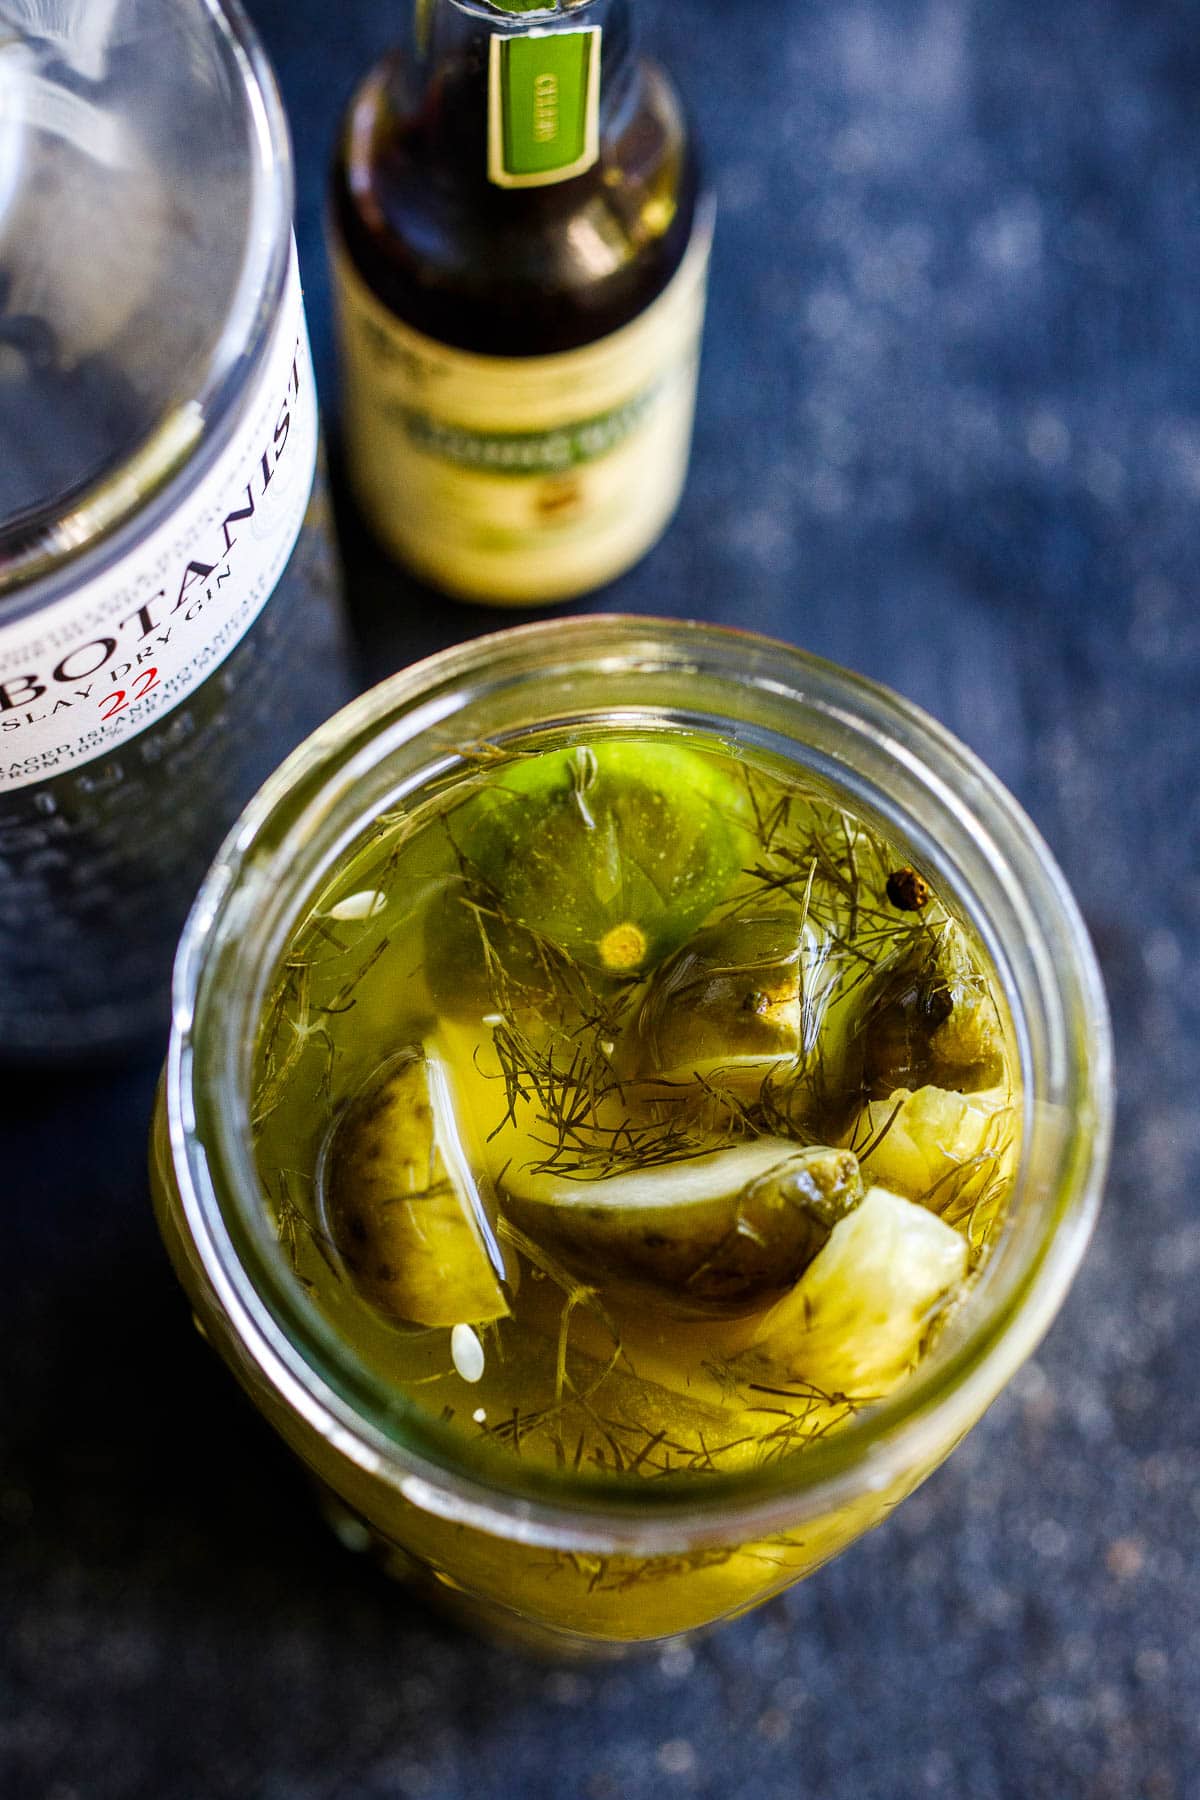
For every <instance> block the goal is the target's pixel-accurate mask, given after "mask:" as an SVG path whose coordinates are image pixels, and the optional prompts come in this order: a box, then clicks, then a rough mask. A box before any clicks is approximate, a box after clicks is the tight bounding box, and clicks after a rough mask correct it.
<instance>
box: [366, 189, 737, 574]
mask: <svg viewBox="0 0 1200 1800" xmlns="http://www.w3.org/2000/svg"><path fill="white" fill-rule="evenodd" d="M711 236H712V224H711V217H706V218H705V220H704V222H703V224H701V225H699V226H698V227H697V229H696V232H695V234H694V237H693V241H692V244H691V246H690V248H689V250H688V253H687V255H686V256H685V258H684V261H683V263H682V265H681V267H680V269H679V271H678V273H677V274H676V276H675V277H674V279H673V280H672V282H671V283H670V285H669V286H668V287H667V288H666V290H665V291H664V292H663V293H662V294H661V295H660V296H659V297H658V299H657V300H656V301H654V302H653V304H652V305H651V306H649V307H648V308H647V309H646V311H645V312H643V313H642V314H641V315H640V316H639V317H638V318H636V319H635V320H633V322H632V323H631V324H629V325H626V326H624V327H623V328H622V329H621V330H620V331H616V332H613V333H612V334H611V335H610V336H608V337H605V338H600V339H599V340H598V341H597V342H595V343H593V344H589V345H587V346H586V347H585V348H584V349H582V350H574V351H568V352H566V353H564V354H561V355H555V356H532V357H494V356H476V355H473V354H472V353H470V352H468V351H464V350H455V349H450V348H448V347H447V346H446V345H444V344H440V343H438V342H436V341H435V340H434V339H432V338H429V337H426V336H424V335H423V334H422V333H420V332H417V331H414V330H412V329H411V327H409V326H407V325H405V324H403V323H402V322H401V321H400V320H398V319H397V318H396V316H395V315H394V314H393V313H392V312H390V311H389V310H388V308H386V307H385V306H384V305H383V304H382V303H381V302H380V301H379V300H378V299H377V298H376V297H375V295H374V294H373V293H372V292H371V291H370V289H369V288H368V287H367V286H366V285H365V283H364V282H363V280H362V279H361V277H360V276H359V275H358V273H357V271H356V270H355V269H354V268H353V267H352V266H351V264H350V262H349V259H348V258H347V257H346V255H345V254H344V252H340V251H339V253H338V255H337V265H338V293H339V303H340V312H341V348H342V372H343V423H344V435H345V444H346V450H347V455H348V458H349V464H350V473H351V477H352V480H353V483H354V486H355V490H356V493H357V496H358V499H359V503H360V505H361V506H362V508H363V511H364V513H365V515H366V517H367V520H368V522H369V524H370V525H371V527H372V529H373V530H374V531H375V533H376V535H377V536H378V537H379V538H380V539H381V541H382V542H383V543H384V544H385V545H386V546H387V547H388V549H390V550H391V551H392V553H393V554H394V555H397V556H399V557H401V558H402V559H403V560H405V561H406V562H408V563H409V564H411V565H412V566H413V567H414V568H415V569H416V570H417V571H418V573H420V574H422V575H423V576H425V577H426V578H427V579H428V580H430V581H432V582H433V583H435V584H436V585H437V586H439V587H444V588H446V589H448V590H449V591H450V592H452V593H457V594H463V595H467V596H470V597H472V598H475V599H482V600H487V601H493V602H496V603H498V604H506V605H521V604H529V605H533V604H536V603H537V602H539V601H542V600H550V599H562V598H565V597H567V596H569V595H571V594H577V593H582V592H584V591H585V590H587V589H588V588H591V587H598V586H599V585H600V584H601V583H602V582H604V581H608V580H612V579H613V578H615V577H616V576H617V575H619V574H620V573H621V572H622V571H623V570H624V569H626V568H628V567H629V566H630V564H631V563H633V562H635V561H636V560H637V558H638V557H639V556H641V555H642V554H643V553H644V552H645V551H646V550H648V549H649V548H650V546H651V545H652V544H653V543H654V541H655V539H656V538H657V537H658V536H659V535H660V533H661V532H662V530H663V529H664V527H665V526H666V524H667V522H668V520H669V519H670V516H671V514H672V512H673V511H674V509H675V506H676V503H677V501H678V499H679V495H680V491H681V489H682V487H683V481H684V476H685V474H686V471H687V463H688V455H689V451H690V448H691V434H692V418H693V413H694V409H695V397H696V376H697V371H698V364H699V354H700V337H701V331H702V328H703V323H704V305H705V290H706V283H707V273H708V260H709V247H710V243H711Z"/></svg>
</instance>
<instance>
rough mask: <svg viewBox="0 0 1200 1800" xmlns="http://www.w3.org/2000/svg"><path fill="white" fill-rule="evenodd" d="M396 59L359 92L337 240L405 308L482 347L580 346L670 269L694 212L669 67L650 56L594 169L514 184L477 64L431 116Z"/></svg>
mask: <svg viewBox="0 0 1200 1800" xmlns="http://www.w3.org/2000/svg"><path fill="white" fill-rule="evenodd" d="M402 77H403V70H398V69H397V67H396V65H395V62H394V61H392V60H389V61H385V62H384V63H381V64H379V65H377V67H376V68H375V69H374V70H372V71H371V73H370V74H369V75H368V76H367V78H366V80H365V81H364V82H363V84H362V86H361V87H360V88H359V90H358V92H357V94H356V95H355V96H354V98H353V99H352V101H351V103H350V106H349V108H348V111H347V115H346V119H345V122H344V126H343V130H342V134H341V139H340V143H339V149H338V153H337V156H336V158H335V163H334V168H333V174H332V182H331V230H332V232H333V236H334V240H335V243H336V246H337V249H338V251H339V253H340V254H343V255H345V256H346V257H348V259H349V261H350V264H351V266H352V267H353V269H354V270H355V272H356V273H357V275H358V276H359V278H360V279H361V280H362V281H364V282H365V283H366V285H367V286H368V287H369V288H370V290H371V291H372V292H373V293H374V294H375V296H376V297H377V298H378V299H379V300H380V301H381V302H382V304H383V305H384V306H386V307H387V308H388V309H389V310H390V311H392V312H393V313H395V314H396V315H397V317H398V318H400V319H401V320H403V321H404V322H405V323H406V324H408V325H410V326H412V327H414V328H415V329H416V330H418V331H421V332H423V333H425V334H426V335H427V336H430V337H433V338H436V339H438V340H439V341H440V342H442V343H446V344H449V345H452V346H455V347H457V348H460V349H465V350H470V351H474V352H476V353H477V354H482V355H496V356H513V357H520V356H533V355H544V354H547V353H552V352H555V351H569V350H572V349H578V348H581V347H583V346H584V345H586V344H589V343H592V342H594V341H596V340H597V339H598V338H601V337H605V336H607V335H608V334H609V333H610V332H613V331H617V330H619V329H620V328H621V327H622V326H623V325H626V324H628V323H629V322H630V321H631V320H633V319H635V318H636V317H637V316H638V315H639V313H641V312H642V311H643V310H644V309H645V308H646V307H647V306H649V305H650V304H651V303H652V302H653V301H654V300H655V299H656V298H657V297H658V295H659V294H660V293H661V292H662V291H663V289H664V288H665V287H666V286H667V284H668V283H669V282H670V280H671V278H672V276H673V275H674V274H675V272H676V271H677V269H678V268H679V265H680V263H681V262H682V260H683V257H684V255H685V253H686V251H687V247H688V244H689V241H690V239H691V236H692V231H693V228H694V225H695V220H696V211H697V204H698V197H699V192H700V180H701V177H700V169H699V163H698V157H697V153H696V147H695V141H694V137H693V134H692V132H691V131H690V129H689V127H688V123H687V120H686V118H685V115H684V112H683V108H682V106H681V104H680V101H679V99H678V96H677V95H676V93H675V90H674V88H673V87H672V85H671V83H670V81H669V80H668V78H667V77H666V76H665V75H664V74H663V72H662V71H661V70H660V69H659V68H658V67H657V66H656V65H654V64H651V63H644V64H642V65H640V67H639V71H638V79H637V80H636V82H635V83H634V85H633V87H632V90H631V93H630V96H629V100H628V103H627V104H626V105H625V106H623V107H622V108H621V110H620V113H619V115H618V116H617V117H616V118H615V119H614V120H613V122H612V127H611V129H610V130H608V131H607V132H602V135H601V146H600V157H599V161H598V162H597V163H596V164H595V165H594V167H593V168H592V169H590V170H588V171H587V173H586V174H583V175H579V176H576V177H574V178H572V179H571V180H569V181H565V182H562V183H559V184H555V185H550V186H547V187H540V188H531V189H520V190H515V191H514V190H507V189H501V188H498V187H496V186H494V185H493V184H492V183H491V182H490V181H489V180H488V177H487V147H486V131H487V112H486V104H485V103H484V102H483V99H482V96H481V95H480V93H479V92H478V91H477V88H476V87H475V85H474V83H472V82H471V81H470V80H469V78H468V77H464V78H463V83H462V89H461V91H460V90H456V88H455V84H454V83H453V82H452V81H447V82H444V83H443V84H442V85H441V86H440V88H439V89H438V91H437V93H436V94H435V95H433V96H431V97H430V99H429V100H427V102H426V104H425V107H424V109H423V114H422V116H416V117H411V116H410V117H406V116H405V114H404V111H403V108H402V105H398V104H397V96H398V95H402V94H403V91H404V83H403V79H402Z"/></svg>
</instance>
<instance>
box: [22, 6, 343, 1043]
mask: <svg viewBox="0 0 1200 1800" xmlns="http://www.w3.org/2000/svg"><path fill="white" fill-rule="evenodd" d="M292 200H293V186H292V170H291V156H290V147H289V142H288V136H287V128H286V124H285V121H284V118H283V114H282V109H281V105H280V101H279V96H278V94H277V91H276V88H275V85H274V81H273V79H272V76H271V74H270V71H269V69H268V67H267V66H266V63H265V61H264V59H263V56H262V53H261V51H260V49H259V47H258V45H257V43H256V41H255V39H254V38H253V36H252V34H251V32H250V31H249V28H248V27H247V25H246V22H245V20H244V18H243V16H242V14H241V12H240V10H238V9H237V8H236V7H235V6H230V7H225V6H223V5H221V4H218V0H62V3H61V4H56V5H55V6H54V7H46V6H44V5H41V4H40V3H36V0H0V1047H2V1054H3V1055H5V1056H6V1057H8V1058H26V1057H38V1056H43V1055H45V1056H52V1057H63V1056H66V1057H71V1056H75V1055H78V1054H81V1053H83V1054H87V1053H90V1052H96V1051H99V1050H104V1049H107V1048H109V1047H110V1046H112V1045H113V1044H116V1043H124V1042H129V1041H132V1040H137V1039H140V1038H142V1037H144V1036H148V1035H149V1034H151V1033H153V1032H155V1031H157V1030H161V1029H163V1028H165V1024H166V1014H167V993H168V985H169V973H170V962H171V952H172V948H173V945H174V942H175V939H176V937H177V935H178V931H179V927H180V925H181V924H182V921H183V917H184V915H185V913H186V910H187V907H188V905H189V904H190V901H191V899H192V897H193V895H194V892H195V889H196V886H197V885H198V883H199V880H200V877H201V875H202V874H203V871H204V869H205V867H206V865H207V863H208V862H209V860H210V859H211V857H212V855H213V853H214V851H215V849H216V847H217V845H218V843H219V842H220V839H221V837H222V835H223V834H224V832H225V830H226V829H227V828H228V826H229V824H230V823H231V821H232V820H233V818H234V817H235V816H236V814H237V811H238V809H239V807H240V806H242V805H243V804H244V802H245V800H246V799H247V798H248V796H249V795H250V794H251V793H252V792H253V791H254V789H255V787H256V786H257V785H258V784H259V782H260V781H261V780H262V779H263V777H264V776H265V775H266V773H267V772H268V770H269V769H270V768H271V767H272V766H273V765H274V764H275V763H276V762H278V760H279V758H280V756H281V755H282V754H284V753H285V752H286V751H287V750H288V749H289V748H290V747H291V746H292V745H293V744H295V743H296V742H297V741H298V740H299V739H300V738H301V737H302V736H304V734H305V733H306V732H307V731H310V730H311V729H312V728H313V726H314V725H316V724H317V723H318V722H319V720H320V719H321V718H322V717H323V716H325V715H326V714H328V713H329V712H332V711H334V710H336V708H337V707H338V706H339V705H340V704H341V703H342V702H343V701H344V700H345V699H346V698H347V697H348V693H349V691H350V688H349V679H348V674H347V668H346V663H345V655H344V647H343V643H342V637H341V625H340V606H339V595H338V577H337V574H336V570H335V566H334V561H333V555H332V543H331V534H330V520H329V512H328V506H327V501H326V496H325V490H324V486H323V481H322V479H321V478H320V475H319V472H318V451H319V441H318V420H317V402H316V390H315V384H314V379H313V369H312V363H311V359H310V355H309V349H308V339H307V334H306V328H305V322H304V309H303V301H302V298H301V291H300V280H299V274H298V270H297V265H296V252H295V245H294V242H293V238H292V229H291V222H292Z"/></svg>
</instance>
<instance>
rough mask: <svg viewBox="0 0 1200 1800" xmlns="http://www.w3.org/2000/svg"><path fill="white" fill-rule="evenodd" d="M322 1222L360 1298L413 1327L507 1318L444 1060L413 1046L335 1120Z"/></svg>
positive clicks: (485, 1192)
mask: <svg viewBox="0 0 1200 1800" xmlns="http://www.w3.org/2000/svg"><path fill="white" fill-rule="evenodd" d="M325 1190H326V1211H327V1216H328V1219H329V1224H330V1229H331V1231H332V1234H333V1237H334V1241H335V1242H336V1244H337V1246H338V1249H339V1251H340V1252H341V1255H342V1259H343V1261H344V1262H345V1264H346V1267H347V1269H348V1270H349V1272H350V1274H351V1276H352V1277H353V1279H354V1283H355V1285H356V1287H357V1288H358V1289H359V1291H360V1292H361V1293H362V1294H363V1295H364V1296H365V1297H366V1298H367V1299H368V1300H370V1301H371V1303H372V1304H373V1305H374V1306H376V1307H378V1308H379V1310H380V1311H381V1312H385V1313H388V1314H390V1315H391V1316H392V1317H393V1318H396V1319H402V1320H405V1321H406V1322H408V1323H409V1324H414V1325H428V1326H442V1325H447V1326H451V1327H453V1326H455V1325H460V1324H463V1325H478V1324H484V1323H487V1322H488V1321H490V1320H493V1319H501V1318H504V1317H505V1316H506V1315H507V1313H508V1311H509V1307H508V1301H507V1299H506V1298H505V1293H504V1285H503V1283H504V1279H505V1263H504V1258H503V1255H502V1252H501V1250H500V1248H499V1245H498V1243H497V1240H496V1237H495V1234H494V1232H493V1230H492V1226H491V1223H490V1219H489V1212H490V1210H491V1208H492V1204H493V1197H492V1193H491V1188H490V1184H489V1182H488V1181H487V1178H486V1177H484V1176H481V1175H479V1174H478V1173H477V1172H476V1171H475V1169H474V1168H473V1167H472V1160H471V1159H469V1158H468V1154H467V1150H466V1146H465V1144H464V1141H463V1136H462V1133H461V1131H460V1129H459V1125H458V1122H457V1120H456V1118H455V1114H454V1107H453V1104H452V1100H451V1094H450V1086H449V1082H448V1079H447V1076H446V1072H445V1069H444V1067H443V1065H442V1063H441V1062H440V1060H439V1059H438V1058H436V1057H434V1056H431V1055H429V1054H428V1053H427V1052H426V1051H425V1050H423V1049H421V1048H419V1047H416V1046H414V1047H413V1048H411V1049H409V1050H406V1051H404V1052H402V1053H401V1055H400V1056H398V1057H397V1058H396V1059H395V1060H394V1062H393V1063H392V1064H391V1065H390V1067H389V1070H388V1073H387V1074H386V1076H385V1077H384V1078H383V1079H382V1080H381V1081H380V1080H377V1081H376V1082H375V1083H374V1084H373V1085H372V1086H371V1088H370V1089H369V1090H368V1092H367V1093H365V1094H364V1095H361V1096H360V1097H359V1098H358V1099H357V1100H355V1101H354V1102H353V1103H352V1104H351V1105H350V1107H349V1108H348V1110H347V1111H346V1112H345V1113H344V1114H343V1116H342V1118H341V1120H340V1122H339V1124H338V1126H337V1129H336V1131H335V1133H334V1137H333V1140H332V1143H331V1145H330V1150H329V1155H328V1157H327V1160H326V1180H325Z"/></svg>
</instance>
